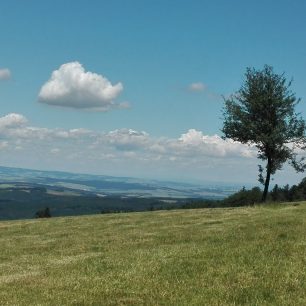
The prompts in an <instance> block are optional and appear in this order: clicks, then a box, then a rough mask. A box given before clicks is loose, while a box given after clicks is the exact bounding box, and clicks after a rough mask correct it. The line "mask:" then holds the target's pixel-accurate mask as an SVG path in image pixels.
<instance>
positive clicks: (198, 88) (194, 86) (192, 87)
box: [188, 82, 207, 92]
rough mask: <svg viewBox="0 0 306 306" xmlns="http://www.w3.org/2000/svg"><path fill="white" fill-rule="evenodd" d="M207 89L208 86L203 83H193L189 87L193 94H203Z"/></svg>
mask: <svg viewBox="0 0 306 306" xmlns="http://www.w3.org/2000/svg"><path fill="white" fill-rule="evenodd" d="M206 88H207V86H206V85H205V84H203V83H202V82H195V83H191V84H190V85H189V86H188V90H189V91H191V92H201V91H204V90H205V89H206Z"/></svg>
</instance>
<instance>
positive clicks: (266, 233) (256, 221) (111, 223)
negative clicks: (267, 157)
mask: <svg viewBox="0 0 306 306" xmlns="http://www.w3.org/2000/svg"><path fill="white" fill-rule="evenodd" d="M0 241H1V251H0V267H1V269H0V305H306V203H301V204H299V205H294V204H288V205H274V206H266V207H264V206H258V207H250V208H233V209H195V210H176V211H159V212H145V213H128V214H109V215H95V216H82V217H65V218H52V219H48V220H25V221H3V222H0Z"/></svg>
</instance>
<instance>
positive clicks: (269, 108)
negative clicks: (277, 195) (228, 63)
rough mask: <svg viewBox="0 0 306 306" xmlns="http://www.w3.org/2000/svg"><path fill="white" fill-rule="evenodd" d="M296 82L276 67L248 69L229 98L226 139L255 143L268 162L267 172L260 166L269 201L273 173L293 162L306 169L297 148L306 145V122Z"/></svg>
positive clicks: (259, 155)
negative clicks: (293, 87)
mask: <svg viewBox="0 0 306 306" xmlns="http://www.w3.org/2000/svg"><path fill="white" fill-rule="evenodd" d="M291 84H292V81H289V82H288V81H287V80H286V78H285V75H284V74H276V73H274V71H273V67H271V66H268V65H265V66H264V68H263V69H262V70H256V69H254V68H247V70H246V73H245V81H244V83H243V85H242V86H241V88H240V89H239V90H238V91H237V92H236V93H235V94H234V95H232V96H231V97H230V98H228V99H225V106H224V112H223V115H224V122H223V129H222V132H223V133H224V138H230V139H233V140H235V141H239V142H241V143H244V144H248V145H255V146H256V148H257V149H258V158H259V159H261V160H263V161H266V167H265V168H266V169H265V170H266V171H265V176H264V168H263V167H262V166H261V165H259V181H260V182H261V183H262V184H264V192H263V196H262V200H263V201H265V200H266V197H267V192H268V188H269V183H270V178H271V175H273V174H275V172H276V171H277V170H280V169H281V168H282V166H283V164H284V163H285V162H287V161H288V162H289V163H290V164H291V165H292V166H293V167H294V169H295V170H296V171H304V170H305V168H306V165H305V163H304V158H300V159H298V156H297V149H304V148H305V144H306V137H305V121H304V120H303V118H302V117H301V116H300V114H298V113H296V112H295V107H296V105H297V104H298V103H299V102H300V99H297V98H296V96H295V93H293V92H292V91H291V89H290V87H291Z"/></svg>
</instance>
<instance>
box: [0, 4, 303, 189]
mask: <svg viewBox="0 0 306 306" xmlns="http://www.w3.org/2000/svg"><path fill="white" fill-rule="evenodd" d="M305 12H306V2H305V1H304V0H295V1H289V0H288V1H287V0H280V1H272V0H259V1H248V0H247V1H246V0H244V1H242V0H233V1H227V0H216V1H206V0H200V1H198V0H188V1H187V0H163V1H160V0H154V1H153V0H151V1H149V0H130V1H126V0H113V1H104V0H90V1H85V0H84V1H82V0H73V1H72V0H53V1H47V0H46V1H40V0H27V1H20V0H9V1H8V0H2V1H1V2H0V38H1V47H0V156H1V159H0V164H1V165H2V166H13V167H24V168H33V169H42V170H63V171H72V172H82V173H94V174H104V175H115V176H132V177H139V178H152V179H162V180H174V181H185V182H228V183H241V184H256V183H257V175H258V173H257V172H258V171H257V170H258V168H257V165H258V164H259V161H258V160H257V158H256V155H257V153H256V150H255V149H254V148H252V147H247V146H244V145H241V144H239V143H234V142H232V141H230V140H227V141H225V140H223V139H222V138H221V136H222V133H221V129H222V107H223V105H224V101H223V98H222V97H223V96H225V97H226V96H228V95H230V94H232V93H234V92H236V91H237V90H238V89H239V88H240V86H241V85H242V83H243V80H244V73H245V71H246V68H247V67H255V68H256V69H261V68H263V66H264V65H265V64H268V65H271V66H273V67H274V70H275V72H277V73H283V72H284V73H285V75H286V77H287V78H288V79H291V78H293V85H292V89H293V91H294V92H295V93H296V95H297V97H300V98H301V102H300V104H299V105H298V107H297V111H299V112H301V115H302V116H303V117H304V118H305V117H306V104H305V103H306V86H305V85H306V40H305V37H306V18H305ZM302 177H304V175H303V174H296V173H295V172H294V171H293V170H291V169H290V168H289V167H288V166H285V167H284V169H283V170H282V171H279V172H277V173H276V175H275V179H274V182H276V183H279V184H286V183H289V184H293V183H296V182H298V181H299V180H300V179H301V178H302Z"/></svg>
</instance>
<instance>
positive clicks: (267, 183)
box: [261, 157, 271, 202]
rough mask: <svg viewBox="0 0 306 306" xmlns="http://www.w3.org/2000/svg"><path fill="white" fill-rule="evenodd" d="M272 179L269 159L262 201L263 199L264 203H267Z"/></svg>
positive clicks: (269, 160)
mask: <svg viewBox="0 0 306 306" xmlns="http://www.w3.org/2000/svg"><path fill="white" fill-rule="evenodd" d="M270 177H271V158H270V157H268V162H267V174H266V180H265V188H264V192H263V194H262V199H261V201H262V202H266V199H267V195H268V190H269V184H270Z"/></svg>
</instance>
